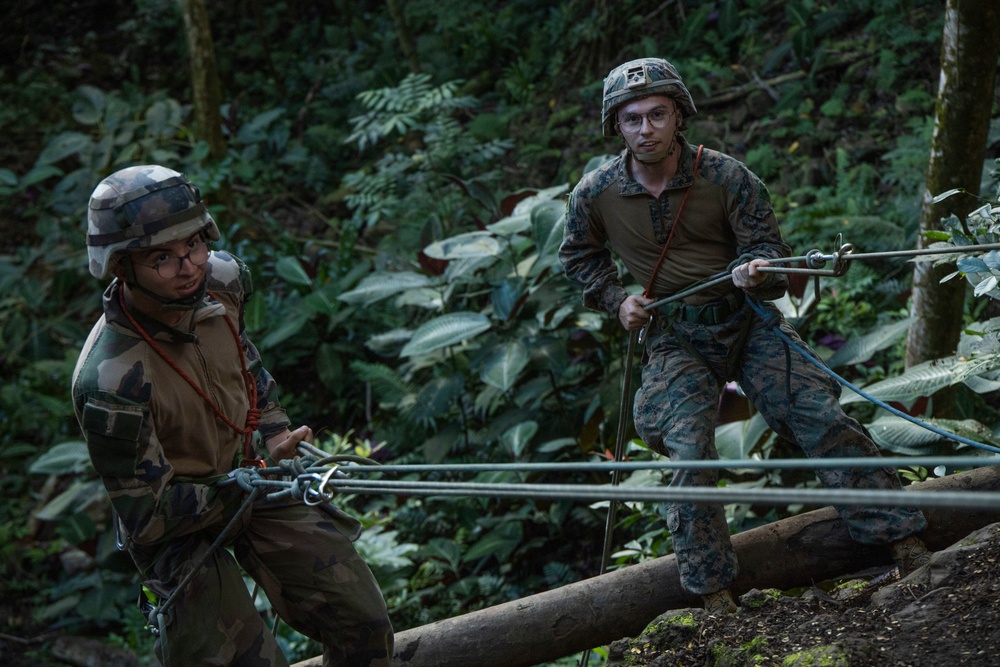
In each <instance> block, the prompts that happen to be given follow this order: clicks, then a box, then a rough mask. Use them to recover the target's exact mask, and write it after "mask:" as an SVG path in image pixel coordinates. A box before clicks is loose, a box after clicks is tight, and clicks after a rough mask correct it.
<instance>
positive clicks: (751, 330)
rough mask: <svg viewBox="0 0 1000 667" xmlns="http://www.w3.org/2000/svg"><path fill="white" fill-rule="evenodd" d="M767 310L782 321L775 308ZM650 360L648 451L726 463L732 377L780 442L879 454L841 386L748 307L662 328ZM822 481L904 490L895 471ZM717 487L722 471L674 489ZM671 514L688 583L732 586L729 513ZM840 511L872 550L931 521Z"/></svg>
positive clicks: (640, 405)
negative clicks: (721, 431) (718, 439)
mask: <svg viewBox="0 0 1000 667" xmlns="http://www.w3.org/2000/svg"><path fill="white" fill-rule="evenodd" d="M765 307H767V308H768V309H769V310H770V311H771V312H773V313H774V314H775V315H777V309H776V308H775V307H774V306H773V305H771V304H765ZM779 318H780V316H779ZM779 321H780V326H781V330H782V331H783V332H784V333H785V334H787V335H788V336H789V337H790V338H791V339H792V340H794V341H795V342H796V343H797V344H799V345H801V346H802V347H803V348H805V344H804V343H802V341H801V339H800V338H799V337H798V335H797V334H796V333H795V330H794V329H793V328H792V327H791V325H789V324H788V323H787V322H785V320H784V319H783V318H780V319H779ZM658 329H659V330H658ZM681 337H683V339H682V338H681ZM646 353H647V356H648V361H647V363H646V364H645V366H644V367H643V370H642V386H641V387H640V388H639V391H638V392H637V394H636V400H635V411H634V417H635V425H636V430H637V431H638V433H639V435H640V437H642V439H643V441H644V442H645V443H646V444H647V445H649V446H650V447H651V448H653V449H654V450H656V451H658V452H660V453H661V454H663V455H666V456H669V457H670V458H671V459H672V460H680V461H687V460H705V459H717V458H718V452H717V451H716V448H715V428H716V424H717V419H718V410H719V398H720V394H721V390H722V388H723V386H724V383H725V382H727V381H730V380H736V381H738V382H739V384H740V387H741V388H742V389H743V391H744V393H745V394H746V396H747V397H748V398H749V399H750V401H751V402H752V403H753V404H754V406H755V407H756V408H757V410H758V411H759V412H760V413H761V415H762V417H763V418H764V419H765V420H766V422H767V424H768V425H769V426H770V427H771V428H772V429H773V430H774V431H775V432H776V433H777V434H778V435H780V436H781V437H783V438H785V439H787V440H789V441H791V442H794V443H796V444H797V445H798V446H799V447H800V448H801V449H802V450H803V452H804V453H805V454H806V455H807V456H809V457H813V458H822V457H831V458H832V457H838V458H839V457H862V456H879V451H878V448H877V447H876V445H875V443H874V442H872V440H871V438H870V437H869V436H868V434H867V432H866V431H865V429H864V427H862V426H861V425H860V424H859V423H858V422H857V421H856V420H854V419H852V418H851V417H848V416H847V415H846V414H844V412H843V410H842V408H841V406H840V402H839V400H838V399H839V396H840V385H839V384H838V383H837V382H836V381H835V380H834V379H832V378H830V377H829V376H828V375H827V374H825V373H823V372H822V371H821V370H820V369H818V368H816V367H815V366H813V365H812V364H811V363H809V362H808V361H807V360H806V359H804V358H803V357H802V355H801V353H799V352H797V351H796V350H792V349H786V345H785V344H784V343H783V341H782V340H781V339H780V338H778V336H777V335H776V334H775V332H774V331H772V330H771V329H770V328H768V327H767V326H765V325H764V324H763V322H762V321H761V319H760V317H759V316H757V315H756V314H755V313H754V312H753V311H752V310H750V308H749V306H748V305H746V304H744V305H743V307H742V309H740V310H739V311H737V312H736V313H734V314H733V315H732V316H731V317H729V318H728V319H727V320H726V321H724V322H722V323H721V324H717V325H703V324H697V323H687V322H678V323H676V324H673V325H672V326H671V325H669V324H667V325H666V326H663V325H662V324H661V325H660V326H659V327H658V326H657V323H656V322H655V321H654V325H653V326H652V327H651V331H650V335H649V336H648V337H647V341H646ZM816 475H817V476H818V477H819V480H820V482H822V484H823V485H824V486H826V487H827V488H832V489H838V488H849V489H899V488H900V483H899V479H898V478H897V477H896V474H895V471H894V470H892V469H890V468H875V469H872V468H864V469H847V470H817V471H816ZM717 480H718V472H717V471H715V470H676V471H674V473H673V478H672V480H671V482H670V484H671V486H678V487H680V486H715V485H716V483H717ZM664 509H665V510H666V519H667V526H668V528H669V530H670V532H671V534H672V537H673V543H674V551H675V553H676V556H677V565H678V569H679V570H680V577H681V585H682V586H683V587H684V588H685V589H686V590H687V591H690V592H691V593H695V594H698V595H705V594H708V593H713V592H715V591H718V590H721V589H723V588H728V587H729V586H730V585H731V584H732V582H733V580H734V579H735V578H736V575H737V573H738V564H737V560H736V554H735V552H734V550H733V547H732V544H731V542H730V539H729V527H728V524H727V523H726V517H725V512H724V510H723V507H722V506H721V505H718V504H710V503H683V502H679V503H675V504H669V505H666V506H665V508H664ZM837 511H838V512H839V513H840V516H841V517H842V518H843V519H844V521H845V522H846V523H847V526H848V529H849V530H850V534H851V536H852V537H853V538H854V539H855V540H857V541H858V542H862V543H865V544H883V543H885V544H888V543H890V542H894V541H896V540H898V539H902V538H904V537H907V536H909V535H911V534H913V533H916V532H919V531H921V530H923V529H924V528H925V527H926V521H925V519H924V516H923V514H922V513H921V512H920V511H919V510H917V509H913V508H877V507H858V506H839V507H837Z"/></svg>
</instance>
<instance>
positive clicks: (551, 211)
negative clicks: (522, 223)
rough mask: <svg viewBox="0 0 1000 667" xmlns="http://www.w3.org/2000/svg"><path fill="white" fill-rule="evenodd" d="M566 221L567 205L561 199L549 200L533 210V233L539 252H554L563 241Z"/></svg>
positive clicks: (543, 254)
mask: <svg viewBox="0 0 1000 667" xmlns="http://www.w3.org/2000/svg"><path fill="white" fill-rule="evenodd" d="M565 223H566V205H565V204H564V203H563V202H561V201H548V202H544V203H542V204H539V205H538V206H536V207H535V208H533V209H532V210H531V233H532V236H533V237H534V239H535V246H536V247H537V248H538V254H539V255H542V256H545V255H549V254H552V253H553V252H554V251H555V249H556V248H558V247H559V244H560V243H562V238H563V227H564V226H565Z"/></svg>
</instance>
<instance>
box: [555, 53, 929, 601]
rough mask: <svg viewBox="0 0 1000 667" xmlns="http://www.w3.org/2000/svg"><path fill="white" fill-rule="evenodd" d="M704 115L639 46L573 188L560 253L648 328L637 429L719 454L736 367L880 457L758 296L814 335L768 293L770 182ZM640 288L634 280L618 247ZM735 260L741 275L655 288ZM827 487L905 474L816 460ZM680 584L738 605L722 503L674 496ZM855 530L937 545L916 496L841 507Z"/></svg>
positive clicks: (783, 429)
mask: <svg viewBox="0 0 1000 667" xmlns="http://www.w3.org/2000/svg"><path fill="white" fill-rule="evenodd" d="M696 114H697V109H696V107H695V103H694V100H693V99H692V98H691V93H690V92H688V89H687V87H686V86H685V85H684V82H683V80H682V79H681V77H680V75H679V74H678V72H677V70H676V69H675V68H674V66H673V65H672V64H670V63H669V62H667V61H666V60H663V59H661V58H643V59H639V60H633V61H630V62H627V63H624V64H623V65H620V66H618V67H615V68H614V69H612V70H611V72H610V73H609V74H608V76H607V78H605V80H604V101H603V105H602V109H601V123H602V128H603V132H604V136H605V137H608V138H616V137H617V138H620V139H621V140H622V141H623V142H624V144H625V150H624V151H623V152H622V154H621V155H619V156H618V157H617V158H615V159H614V160H611V161H609V162H606V163H604V164H603V165H601V166H600V167H598V168H596V169H594V170H592V171H590V172H588V173H586V174H584V176H583V177H582V178H581V179H580V182H579V183H578V184H577V186H576V187H575V188H574V190H573V192H572V193H571V195H570V198H569V203H568V206H567V218H566V230H565V236H564V239H563V242H562V245H561V246H560V249H559V256H560V259H561V260H562V262H563V265H564V267H565V269H566V273H567V275H568V276H569V277H570V278H571V279H572V280H574V281H575V282H577V283H578V284H579V285H580V286H581V287H582V288H583V300H584V304H585V305H587V306H588V307H590V308H593V309H595V310H601V311H606V312H608V313H610V314H611V315H613V316H614V317H616V318H617V319H618V320H619V322H620V323H621V325H622V327H623V328H625V329H626V330H634V329H640V328H646V337H645V341H644V345H645V353H646V354H645V356H646V362H645V365H644V367H643V370H642V386H641V387H640V389H639V391H638V392H637V394H636V400H635V408H634V418H635V425H636V430H637V431H638V433H639V435H640V436H641V437H642V439H643V441H644V442H645V443H646V444H647V445H649V446H650V447H651V448H653V449H654V450H656V451H658V452H660V453H661V454H663V455H665V456H669V457H670V458H671V459H673V460H705V459H717V458H718V453H717V451H716V449H715V426H716V421H717V417H718V405H719V397H720V393H721V391H722V390H723V388H724V386H725V384H726V383H727V382H730V381H734V380H735V381H737V382H738V383H739V385H740V387H741V388H742V390H743V392H744V393H745V394H746V396H747V397H748V398H749V399H750V401H752V402H753V404H754V405H755V406H756V408H757V410H758V411H759V412H760V413H761V414H762V416H763V417H764V418H765V419H766V420H767V423H768V425H769V426H770V427H771V428H772V429H774V431H775V432H777V433H778V434H779V435H781V436H782V437H783V438H785V439H787V440H790V441H792V442H795V443H797V444H798V445H799V446H800V447H801V448H802V450H803V451H804V452H805V453H806V454H807V455H808V456H810V457H860V456H879V452H878V449H877V447H876V446H875V444H874V443H873V442H872V440H871V438H870V437H869V436H868V434H867V432H866V431H865V429H864V427H863V426H861V425H860V424H859V423H858V422H857V421H855V420H854V419H852V418H850V417H848V416H847V415H845V414H844V412H843V410H842V409H841V407H840V403H839V400H838V399H839V396H840V387H839V385H838V384H837V383H836V382H835V381H833V380H831V379H830V377H829V376H827V375H826V374H824V373H823V372H821V371H820V370H819V369H817V368H816V367H815V366H813V365H812V364H810V363H809V362H807V361H806V360H805V359H803V358H802V357H801V355H798V354H795V353H792V354H788V355H786V348H785V344H784V343H783V342H782V341H781V339H780V338H779V337H778V335H777V334H776V333H775V332H774V330H773V329H772V328H770V327H769V326H765V325H764V322H763V320H762V318H761V316H760V315H758V314H757V313H756V312H755V311H754V310H753V309H751V307H750V305H749V303H748V302H747V297H750V298H753V299H754V300H755V301H759V302H763V308H764V309H765V310H764V312H765V313H767V317H768V318H769V319H770V320H771V322H772V323H773V325H774V326H780V328H781V331H782V332H784V333H785V334H786V335H787V336H789V337H790V338H791V339H792V340H794V341H796V342H797V344H799V345H802V346H804V343H802V341H801V339H799V337H798V336H797V334H796V333H795V330H794V329H793V328H792V327H791V326H790V325H789V324H788V323H787V322H786V321H785V320H784V319H783V318H782V317H781V314H780V312H779V311H778V309H777V308H776V307H775V306H774V305H773V304H771V303H769V302H768V301H769V300H774V299H777V298H779V297H780V296H781V295H782V294H784V292H785V289H786V287H787V281H786V279H785V278H784V276H783V275H781V274H777V273H769V272H763V271H760V270H759V269H760V268H762V267H765V266H767V265H768V261H767V260H768V259H777V258H780V257H787V256H788V255H789V248H788V246H787V245H786V244H785V243H784V242H783V241H782V239H781V234H780V232H779V230H778V224H777V221H776V220H775V216H774V211H773V210H772V207H771V203H770V199H769V196H768V192H767V189H766V188H765V186H764V184H763V183H762V182H761V181H760V179H759V178H757V176H756V175H754V174H753V173H752V172H751V171H750V170H749V169H747V167H746V166H745V165H744V164H742V163H741V162H739V161H737V160H736V159H734V158H732V157H730V156H728V155H725V154H723V153H720V152H718V151H714V150H709V149H705V148H702V147H699V146H693V145H691V144H689V143H688V142H687V140H686V139H685V138H684V135H683V131H684V130H685V129H686V128H687V121H688V120H689V119H691V118H693V117H694V116H695V115H696ZM615 255H617V257H618V258H619V259H620V260H621V262H622V264H623V265H624V266H625V268H626V269H627V270H628V272H629V273H630V274H631V275H632V277H633V278H634V279H635V280H636V282H638V283H639V285H641V286H643V287H644V288H645V289H644V291H643V292H642V293H641V294H631V293H630V292H628V291H626V289H625V288H624V287H623V282H622V278H621V276H619V272H618V269H617V265H616V263H615V261H614V256H615ZM727 271H731V273H732V281H731V282H728V283H725V282H724V283H721V284H716V285H714V286H712V287H709V288H706V289H703V290H700V291H694V292H693V293H692V294H691V295H690V296H688V297H686V298H684V299H683V300H680V301H673V302H670V303H667V304H665V305H662V306H658V307H656V308H649V307H651V306H652V305H653V304H654V303H656V302H658V301H662V300H664V299H665V298H666V297H670V296H672V295H674V294H677V293H680V292H683V291H685V290H687V289H688V288H690V287H691V286H692V285H696V284H698V283H699V282H702V281H704V280H705V279H707V278H709V277H711V276H715V275H718V274H719V273H724V272H727ZM817 476H818V477H819V478H820V481H821V482H822V483H823V484H824V485H826V486H827V487H829V488H854V489H898V488H900V483H899V480H898V479H897V477H896V476H895V474H894V473H893V472H892V471H891V470H886V469H884V468H876V469H867V468H866V469H852V470H821V471H818V472H817ZM717 478H718V473H717V471H714V470H676V471H674V473H673V477H672V480H671V485H673V486H715V485H716V482H717ZM664 510H665V516H666V520H667V526H668V528H669V530H670V531H671V533H672V537H673V544H674V551H675V553H676V556H677V564H678V569H679V571H680V577H681V584H682V586H683V587H684V588H685V589H686V590H688V591H690V592H691V593H694V594H697V595H700V596H702V598H703V601H704V604H705V607H706V609H708V610H709V611H711V612H716V613H721V612H732V611H735V610H736V604H735V601H734V600H733V597H732V594H731V592H730V590H729V589H730V586H731V585H732V583H733V581H734V580H735V578H736V575H737V572H738V563H737V559H736V555H735V552H734V551H733V547H732V544H731V543H730V539H729V526H728V525H727V523H726V518H725V513H724V511H723V508H722V507H721V506H720V505H718V504H708V503H691V502H677V503H672V504H669V505H667V506H665V507H664ZM838 510H839V512H840V514H841V516H842V517H843V519H844V520H845V521H846V523H847V525H848V528H849V530H850V532H851V535H852V536H853V537H854V539H856V540H857V541H859V542H862V543H866V544H885V545H888V547H889V551H890V553H891V555H892V557H893V559H894V560H895V562H896V563H897V564H898V566H899V569H900V572H901V573H903V574H907V573H909V572H910V571H912V570H914V569H916V568H917V567H919V566H920V565H922V564H924V563H926V562H927V561H928V560H929V559H930V553H929V551H928V550H927V548H926V547H925V546H924V544H923V542H922V541H921V540H920V539H919V538H918V537H916V535H915V534H916V533H918V532H920V531H922V530H923V529H924V528H925V527H926V521H925V519H924V516H923V514H922V513H921V512H920V511H919V510H916V509H912V508H868V507H839V508H838Z"/></svg>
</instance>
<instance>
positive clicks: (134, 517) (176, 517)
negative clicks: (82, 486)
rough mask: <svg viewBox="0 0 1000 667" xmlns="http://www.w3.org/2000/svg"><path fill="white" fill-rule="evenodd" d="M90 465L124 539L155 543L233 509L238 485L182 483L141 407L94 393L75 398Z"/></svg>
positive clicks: (219, 519)
mask: <svg viewBox="0 0 1000 667" xmlns="http://www.w3.org/2000/svg"><path fill="white" fill-rule="evenodd" d="M77 411H78V414H79V417H80V425H81V427H82V428H83V432H84V435H85V437H86V440H87V449H88V451H89V452H90V458H91V461H92V462H93V464H94V469H95V470H96V471H97V474H99V475H100V476H101V478H102V479H103V481H104V486H105V488H106V489H107V491H108V496H109V497H110V498H111V503H112V505H113V506H114V508H115V511H116V512H117V513H118V516H119V517H120V518H121V521H122V524H123V525H124V527H125V530H126V531H127V532H128V534H129V537H130V538H131V539H132V540H133V541H134V542H136V543H137V544H155V543H157V542H162V541H164V540H168V539H172V538H174V537H177V536H180V535H185V534H187V533H191V532H193V531H196V530H201V529H203V528H205V527H206V526H209V525H212V524H215V523H217V522H223V521H228V520H229V517H231V516H232V514H233V513H235V511H236V510H237V509H238V508H239V506H240V503H241V502H242V497H243V493H242V491H241V490H240V489H239V487H238V486H236V485H235V484H234V485H231V486H228V487H221V488H220V487H218V486H214V485H211V484H200V483H193V482H182V481H178V480H175V479H174V469H173V467H172V466H171V465H170V461H168V460H167V458H166V456H165V455H164V452H163V448H162V446H161V445H160V440H159V438H158V437H157V434H156V429H155V428H154V426H153V423H152V420H151V419H150V415H149V411H148V408H147V407H146V406H143V405H141V404H137V403H131V402H127V401H125V400H124V399H122V398H121V397H118V396H114V395H111V394H107V393H106V392H94V393H91V394H89V395H86V396H82V397H79V398H78V405H77Z"/></svg>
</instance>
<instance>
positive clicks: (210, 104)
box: [181, 0, 226, 161]
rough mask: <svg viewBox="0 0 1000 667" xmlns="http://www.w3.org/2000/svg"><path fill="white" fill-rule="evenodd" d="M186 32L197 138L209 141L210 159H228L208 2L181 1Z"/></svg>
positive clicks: (220, 89)
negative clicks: (207, 8)
mask: <svg viewBox="0 0 1000 667" xmlns="http://www.w3.org/2000/svg"><path fill="white" fill-rule="evenodd" d="M181 10H182V12H183V14H184V32H185V34H186V36H187V45H188V54H189V57H190V64H191V97H192V101H193V103H194V118H195V123H194V129H195V135H196V136H197V137H199V138H201V139H204V140H205V141H206V142H208V146H209V156H210V157H211V158H212V160H215V161H220V160H222V159H223V158H225V157H226V141H225V138H224V137H223V136H222V112H221V110H220V107H221V106H222V84H221V82H220V81H219V70H218V67H217V66H216V62H215V46H214V44H213V42H212V30H211V27H210V25H209V22H208V12H207V11H206V9H205V2H204V0H181Z"/></svg>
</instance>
